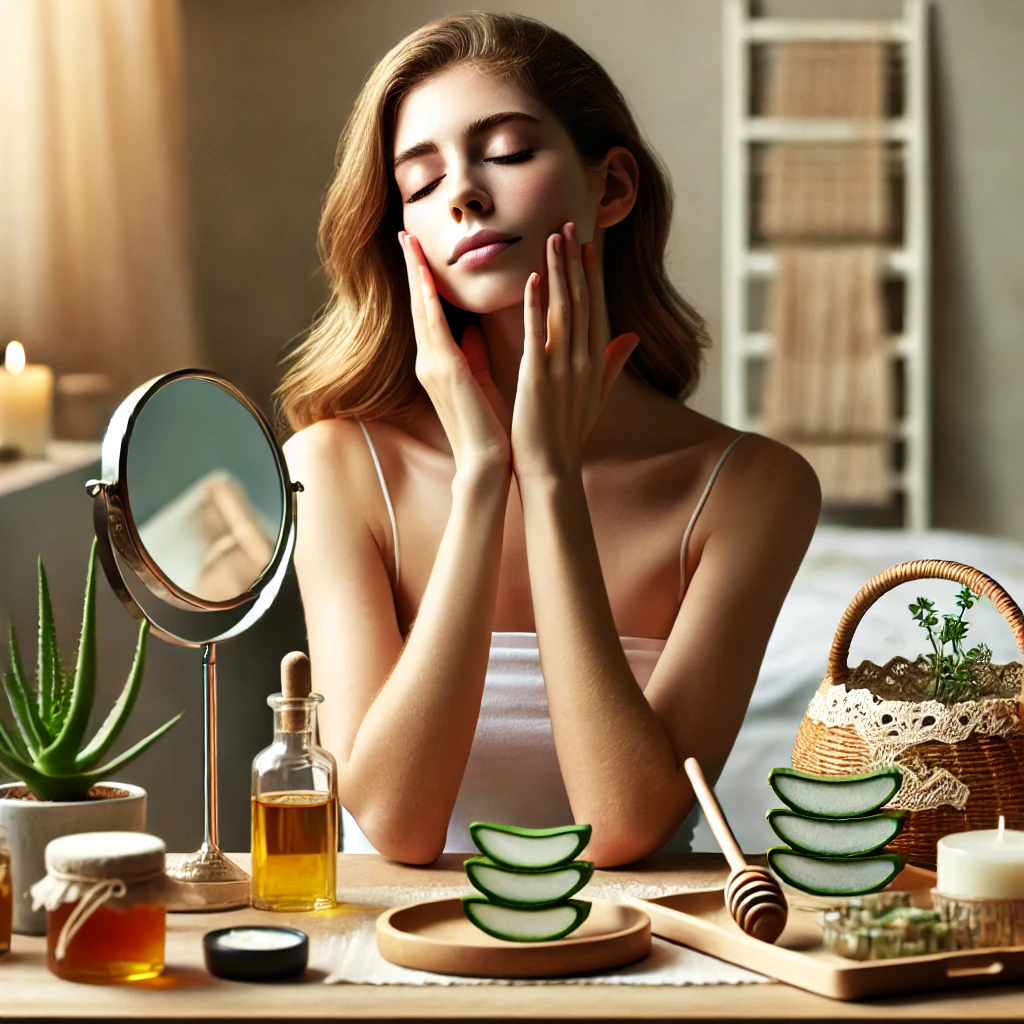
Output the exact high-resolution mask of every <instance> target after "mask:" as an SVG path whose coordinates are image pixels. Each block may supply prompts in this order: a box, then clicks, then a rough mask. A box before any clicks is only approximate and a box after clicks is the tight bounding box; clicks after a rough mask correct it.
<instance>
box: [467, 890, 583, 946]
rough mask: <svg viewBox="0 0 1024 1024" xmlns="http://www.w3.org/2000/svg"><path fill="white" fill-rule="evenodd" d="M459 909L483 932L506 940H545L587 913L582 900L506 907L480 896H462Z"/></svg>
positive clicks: (563, 933)
mask: <svg viewBox="0 0 1024 1024" xmlns="http://www.w3.org/2000/svg"><path fill="white" fill-rule="evenodd" d="M462 911H463V913H464V914H465V915H466V917H468V918H469V920H470V921H472V922H473V924H475V925H476V926H477V928H479V929H480V930H481V931H483V932H487V934H488V935H492V936H494V938H496V939H507V940H508V941H509V942H547V941H549V940H551V939H561V938H564V937H565V936H566V935H568V934H569V932H572V931H575V930H576V929H577V928H579V926H580V925H581V924H583V922H584V921H586V919H587V917H588V916H589V914H590V904H589V903H587V902H586V901H584V900H566V901H565V902H564V903H556V904H555V905H553V906H550V907H531V908H529V909H526V908H525V907H505V906H502V905H501V904H500V903H491V902H489V901H488V900H485V899H483V898H482V897H480V896H463V897H462Z"/></svg>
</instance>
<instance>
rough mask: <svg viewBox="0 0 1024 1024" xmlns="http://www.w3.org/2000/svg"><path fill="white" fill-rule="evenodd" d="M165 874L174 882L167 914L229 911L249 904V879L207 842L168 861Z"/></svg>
mask: <svg viewBox="0 0 1024 1024" xmlns="http://www.w3.org/2000/svg"><path fill="white" fill-rule="evenodd" d="M166 873H167V877H168V878H173V879H174V880H175V881H176V882H177V883H178V893H177V894H176V895H175V896H174V897H172V898H171V899H169V900H168V902H167V909H168V910H170V911H188V910H199V911H202V910H231V909H233V908H235V907H247V906H248V905H249V876H248V875H247V874H246V873H245V872H244V871H243V870H242V869H241V868H240V867H239V866H238V865H237V864H235V863H234V862H233V861H230V860H228V858H227V857H225V856H224V854H223V853H221V851H220V850H218V849H217V848H216V847H213V846H210V845H208V844H207V843H203V845H202V846H201V847H200V848H199V849H198V850H196V852H195V853H187V854H183V855H180V856H178V857H176V858H174V859H171V858H168V863H167V868H166Z"/></svg>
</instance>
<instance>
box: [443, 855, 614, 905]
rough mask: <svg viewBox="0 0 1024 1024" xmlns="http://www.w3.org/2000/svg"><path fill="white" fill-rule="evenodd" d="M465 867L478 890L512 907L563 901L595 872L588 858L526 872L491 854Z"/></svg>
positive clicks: (465, 864) (465, 862)
mask: <svg viewBox="0 0 1024 1024" xmlns="http://www.w3.org/2000/svg"><path fill="white" fill-rule="evenodd" d="M462 866H463V867H464V868H465V869H466V875H467V877H468V878H469V881H470V882H471V883H472V885H473V887H474V888H475V889H479V891H480V892H482V893H483V894H484V895H485V896H487V897H488V898H489V899H491V900H494V901H495V902H497V903H502V904H504V905H505V906H511V907H538V906H544V905H546V904H552V903H560V902H562V901H563V900H567V899H568V898H569V897H570V896H574V895H575V894H576V893H577V892H579V891H580V889H582V888H583V886H585V885H586V884H587V882H589V881H590V878H591V876H592V875H593V873H594V865H593V864H592V863H591V862H590V861H587V860H576V861H573V862H572V863H571V864H566V865H565V866H564V867H557V868H541V869H540V870H535V871H524V870H523V869H522V868H506V867H503V866H502V865H500V864H497V863H495V862H494V861H492V860H491V859H490V858H489V857H470V858H469V859H468V860H465V861H463V863H462Z"/></svg>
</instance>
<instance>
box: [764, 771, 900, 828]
mask: <svg viewBox="0 0 1024 1024" xmlns="http://www.w3.org/2000/svg"><path fill="white" fill-rule="evenodd" d="M768 785H769V786H771V787H772V789H773V790H774V791H775V793H776V795H777V796H778V798H779V799H780V800H781V801H782V802H783V803H784V804H786V806H787V807H791V808H792V809H793V810H794V811H799V812H800V813H801V814H810V815H813V816H815V817H819V818H854V817H861V816H862V815H866V814H873V813H874V812H875V811H877V810H878V809H879V808H880V807H881V806H882V805H883V804H886V803H888V802H889V801H890V800H891V799H892V798H893V797H894V796H895V795H896V793H898V792H899V789H900V786H902V785H903V775H902V773H901V772H900V770H899V768H896V767H892V768H880V769H878V770H876V771H873V772H866V773H864V774H862V775H812V774H811V773H810V772H802V771H800V770H799V769H796V768H773V769H772V770H771V772H770V773H769V775H768Z"/></svg>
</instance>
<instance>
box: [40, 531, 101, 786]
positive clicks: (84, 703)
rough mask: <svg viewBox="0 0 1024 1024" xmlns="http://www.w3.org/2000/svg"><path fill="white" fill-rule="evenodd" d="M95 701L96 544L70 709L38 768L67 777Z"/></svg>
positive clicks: (88, 577) (90, 570)
mask: <svg viewBox="0 0 1024 1024" xmlns="http://www.w3.org/2000/svg"><path fill="white" fill-rule="evenodd" d="M95 699H96V541H95V540H94V541H93V542H92V550H91V552H90V554H89V574H88V576H87V577H86V583H85V606H84V608H83V610H82V631H81V634H80V636H79V640H78V663H77V665H76V666H75V681H74V684H73V690H72V693H71V706H70V707H69V708H68V713H67V717H66V718H65V719H64V722H63V724H62V725H61V729H60V733H59V734H58V735H57V738H56V739H55V740H54V741H53V742H52V743H51V744H50V745H49V746H48V747H46V749H45V750H43V751H42V752H41V753H40V755H39V764H40V767H42V768H44V769H46V770H47V771H50V772H53V774H55V775H63V774H67V773H68V771H69V770H70V769H72V768H73V767H74V763H75V755H76V754H77V753H78V751H79V748H80V747H81V745H82V738H83V736H84V735H85V730H86V727H87V726H88V725H89V716H90V715H91V714H92V706H93V702H94V700H95Z"/></svg>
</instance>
